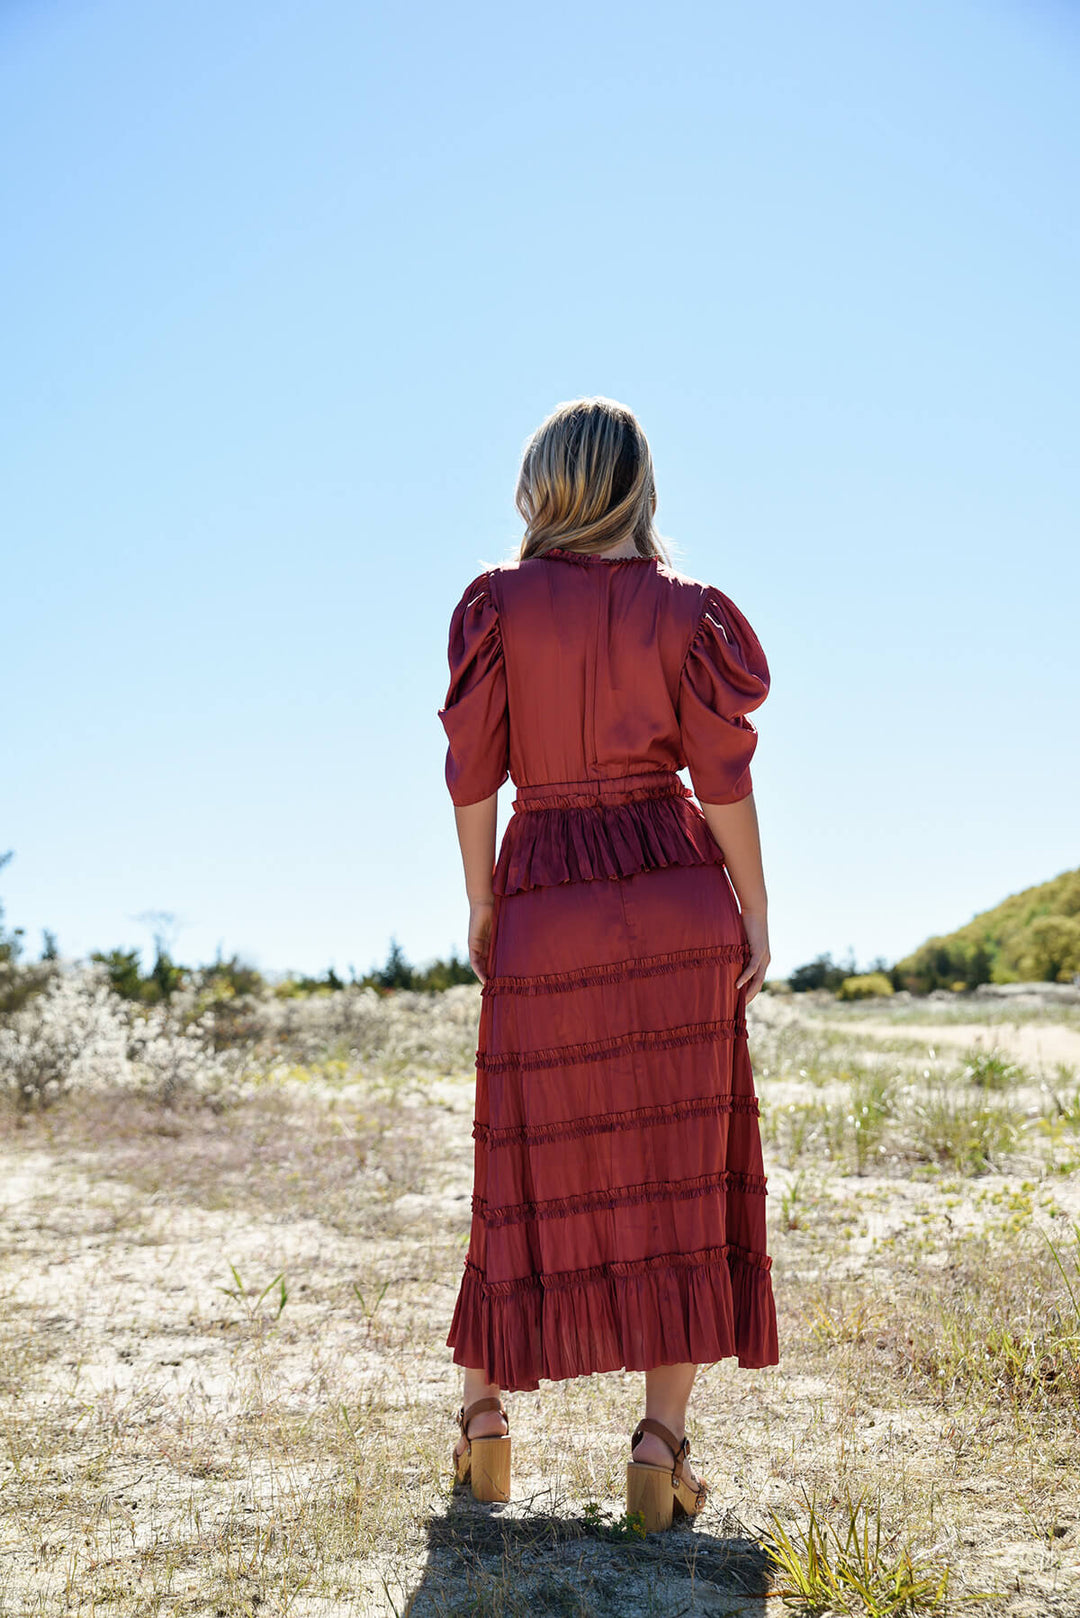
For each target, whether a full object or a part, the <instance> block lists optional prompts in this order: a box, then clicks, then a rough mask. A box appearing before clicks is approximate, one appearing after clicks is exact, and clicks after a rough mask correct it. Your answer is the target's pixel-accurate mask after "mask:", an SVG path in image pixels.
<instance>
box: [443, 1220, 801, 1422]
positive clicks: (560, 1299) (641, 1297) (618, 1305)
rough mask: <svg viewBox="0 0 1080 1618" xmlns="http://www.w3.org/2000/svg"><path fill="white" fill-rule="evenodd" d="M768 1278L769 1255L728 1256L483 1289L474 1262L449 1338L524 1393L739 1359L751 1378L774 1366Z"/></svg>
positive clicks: (696, 1256)
mask: <svg viewBox="0 0 1080 1618" xmlns="http://www.w3.org/2000/svg"><path fill="white" fill-rule="evenodd" d="M771 1267H772V1259H771V1258H770V1257H769V1255H768V1254H766V1253H757V1252H751V1251H749V1250H748V1249H745V1248H740V1247H736V1246H734V1245H732V1244H727V1245H724V1246H721V1247H715V1248H709V1249H706V1250H705V1251H703V1252H698V1253H690V1254H683V1253H668V1254H662V1255H660V1256H659V1257H655V1258H648V1259H639V1260H628V1261H625V1262H621V1263H620V1262H617V1261H616V1262H612V1263H609V1264H601V1265H597V1266H596V1267H595V1269H592V1270H575V1271H568V1272H558V1271H555V1272H550V1273H546V1274H543V1275H538V1276H527V1277H524V1278H523V1279H519V1280H512V1281H488V1280H485V1278H484V1276H483V1273H482V1272H481V1271H480V1270H479V1269H478V1268H477V1267H476V1266H475V1265H474V1264H473V1263H472V1262H471V1261H469V1260H466V1262H465V1273H464V1277H463V1279H462V1283H461V1288H460V1290H459V1293H458V1300H457V1305H456V1308H455V1310H454V1319H453V1325H452V1326H451V1330H450V1337H451V1340H453V1341H454V1342H455V1343H456V1345H457V1347H456V1352H455V1358H456V1359H457V1360H458V1361H459V1362H460V1363H463V1364H465V1365H475V1366H486V1367H487V1371H488V1375H489V1376H490V1377H491V1379H492V1381H494V1382H496V1383H498V1385H499V1386H500V1387H502V1388H513V1389H518V1390H524V1391H531V1390H535V1389H536V1388H537V1387H539V1379H540V1378H549V1379H552V1380H559V1379H562V1378H565V1377H576V1376H587V1375H589V1374H590V1373H592V1372H598V1371H617V1370H621V1369H624V1368H625V1369H626V1370H628V1371H645V1370H650V1369H652V1367H654V1366H656V1365H683V1364H696V1365H708V1364H712V1363H714V1362H715V1361H717V1360H721V1359H727V1358H728V1357H730V1356H732V1355H735V1356H737V1358H738V1363H739V1365H740V1366H742V1367H743V1368H744V1369H759V1368H761V1367H763V1366H768V1365H775V1364H776V1363H777V1361H778V1358H779V1352H778V1342H777V1329H776V1310H775V1305H774V1302H773V1296H772V1280H771V1276H770V1273H769V1272H770V1270H771Z"/></svg>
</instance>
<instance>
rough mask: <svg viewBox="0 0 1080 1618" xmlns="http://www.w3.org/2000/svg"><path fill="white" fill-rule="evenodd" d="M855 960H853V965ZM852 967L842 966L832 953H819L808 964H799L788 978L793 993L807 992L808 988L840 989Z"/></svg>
mask: <svg viewBox="0 0 1080 1618" xmlns="http://www.w3.org/2000/svg"><path fill="white" fill-rule="evenodd" d="M854 965H855V962H854V961H852V963H851V966H852V967H853V966H854ZM850 970H851V967H846V966H840V965H839V964H838V963H837V962H836V961H834V960H833V958H832V956H831V955H819V956H817V957H816V959H814V960H812V961H810V962H809V963H808V964H807V965H806V966H797V967H796V968H795V970H794V972H792V974H791V976H790V977H789V978H788V987H789V988H790V989H791V992H792V994H805V993H806V992H807V990H808V989H838V988H839V987H840V985H841V983H843V981H844V979H845V978H846V977H847V975H848V973H849V972H850Z"/></svg>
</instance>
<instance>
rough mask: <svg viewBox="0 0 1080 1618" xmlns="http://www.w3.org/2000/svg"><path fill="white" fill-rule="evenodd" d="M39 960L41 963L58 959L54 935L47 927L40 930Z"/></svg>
mask: <svg viewBox="0 0 1080 1618" xmlns="http://www.w3.org/2000/svg"><path fill="white" fill-rule="evenodd" d="M41 959H42V960H43V961H58V960H59V959H60V951H59V949H58V947H57V943H56V934H55V933H51V932H50V931H49V929H48V928H47V927H43V928H42V929H41Z"/></svg>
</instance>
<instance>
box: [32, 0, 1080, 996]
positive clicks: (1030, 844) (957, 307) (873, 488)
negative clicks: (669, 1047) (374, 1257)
mask: <svg viewBox="0 0 1080 1618" xmlns="http://www.w3.org/2000/svg"><path fill="white" fill-rule="evenodd" d="M1078 152H1080V22H1078V13H1077V11H1076V8H1075V7H1073V6H1071V5H1069V4H1066V3H1064V0H1013V3H1006V0H980V3H978V4H975V3H966V4H965V3H959V0H881V3H879V4H875V5H866V4H865V3H864V0H849V3H836V0H820V3H818V4H815V5H812V6H811V5H807V4H805V3H803V0H778V3H775V4H772V5H769V6H762V5H746V4H734V3H726V0H722V3H717V0H701V3H686V0H669V3H666V4H665V5H663V6H662V7H658V6H656V5H655V4H651V3H650V4H644V3H637V0H620V3H619V4H614V3H612V0H598V3H594V4H589V3H584V4H583V3H581V0H576V3H574V4H569V3H567V0H549V3H548V4H547V5H545V6H543V7H535V6H517V5H507V4H506V3H505V0H497V3H496V0H492V3H482V4H477V3H471V0H464V3H463V4H462V5H460V6H453V7H450V6H446V5H443V4H434V3H427V0H425V3H411V4H410V3H396V4H394V5H390V4H383V5H372V4H367V5H356V4H353V3H349V0H304V3H302V4H301V3H300V0H292V3H288V4H282V3H277V0H260V3H259V4H255V3H245V0H240V3H238V4H235V5H221V4H218V3H213V4H211V3H209V0H185V3H184V4H182V5H180V4H155V5H150V6H147V5H145V4H142V3H138V4H137V3H135V0H23V3H21V4H20V3H17V0H10V3H9V4H7V5H5V6H4V7H3V9H2V12H0V153H2V154H3V155H2V157H0V164H2V171H3V172H2V188H0V210H2V217H3V220H4V226H3V234H4V246H3V252H2V253H0V294H2V299H3V309H4V316H3V355H2V361H0V399H2V405H0V410H2V420H0V488H2V499H0V520H2V523H3V539H2V545H3V568H2V575H0V576H2V580H3V616H2V628H3V639H4V647H5V655H4V677H5V686H6V691H5V700H4V702H3V704H2V718H0V741H2V762H3V778H4V791H3V797H2V808H0V852H3V851H4V850H5V849H8V848H10V849H12V850H13V851H14V856H15V857H14V859H13V860H12V861H11V862H10V863H9V864H8V866H7V867H6V869H4V870H3V871H2V872H0V896H2V898H3V901H4V904H5V907H6V910H7V921H8V924H9V925H21V926H23V927H25V928H26V930H27V943H28V946H29V953H30V954H31V955H36V954H37V953H38V952H39V950H40V944H41V929H42V928H43V927H48V928H50V929H52V930H54V931H55V932H56V933H57V935H58V938H59V944H60V949H61V951H62V953H64V954H65V955H79V954H84V953H87V952H88V951H89V950H91V949H94V948H111V947H114V946H125V947H131V946H135V945H140V946H143V947H144V949H145V951H146V956H147V958H149V954H150V936H151V928H150V927H149V926H148V925H147V924H146V923H145V922H144V921H141V920H140V919H139V918H140V917H143V916H145V915H146V914H147V913H148V912H153V911H158V912H167V913H171V914H172V915H174V916H175V918H176V922H175V928H174V932H173V936H174V944H175V950H176V953H177V955H178V956H179V958H180V959H182V960H186V961H191V962H195V961H206V960H209V959H211V958H212V957H213V955H214V953H215V951H216V950H217V949H218V947H219V946H220V947H221V948H222V950H223V951H224V952H225V953H226V954H231V953H232V952H233V951H238V952H240V953H241V954H243V955H245V956H246V957H247V958H248V959H250V960H253V961H254V962H255V963H256V964H257V965H259V966H261V967H262V968H264V969H265V970H269V971H277V970H283V969H286V968H295V969H299V970H305V971H311V972H318V971H322V970H324V969H325V968H326V967H327V966H328V965H330V964H333V965H335V967H336V968H337V970H338V971H340V972H342V973H345V972H347V971H348V969H349V967H350V966H353V967H355V968H356V970H357V971H360V972H362V971H365V970H367V969H368V968H369V967H370V966H372V965H373V964H375V963H378V962H381V961H382V960H383V959H384V958H385V955H386V952H387V948H388V945H389V940H390V937H391V935H396V937H397V938H398V939H399V941H400V943H401V945H402V947H403V948H404V950H405V952H406V954H407V955H408V956H409V958H410V959H412V960H414V961H420V960H425V959H428V958H430V957H431V956H433V955H436V954H445V953H446V952H447V951H448V950H449V949H450V948H451V946H455V945H456V946H457V947H458V948H459V949H463V948H464V943H465V922H466V909H465V904H464V892H463V884H462V879H461V872H460V865H459V862H458V854H457V845H456V842H455V839H454V834H453V820H452V810H451V805H450V800H449V798H448V796H447V795H446V790H445V786H444V783H443V776H442V769H443V756H444V737H443V732H442V728H441V726H440V724H439V722H438V719H437V717H436V711H437V709H438V707H439V706H440V705H441V702H442V700H443V696H444V694H445V686H446V662H445V657H446V635H447V626H448V622H449V616H450V612H451V610H452V608H453V605H454V603H455V602H456V600H457V598H458V596H459V594H460V592H461V590H462V589H463V587H464V585H465V584H466V583H467V582H468V580H469V579H470V578H472V577H473V575H474V574H475V573H476V572H478V571H479V570H480V568H481V567H483V566H484V565H486V564H488V563H491V562H494V561H499V560H501V559H503V558H505V557H507V556H509V555H510V554H511V553H512V551H513V549H514V547H515V545H516V543H517V541H518V539H519V537H520V523H519V520H518V518H517V514H516V512H515V510H514V506H513V488H514V482H515V478H516V474H517V469H518V464H519V459H520V453H521V449H522V446H523V444H524V441H525V439H526V438H527V436H528V435H529V434H530V433H531V431H532V430H533V429H534V428H535V427H536V426H537V425H538V423H539V422H540V421H541V420H542V419H543V417H544V416H545V415H546V414H547V413H548V412H549V411H550V410H551V409H552V408H553V407H554V406H555V405H556V404H557V403H559V402H560V401H561V400H564V399H569V398H573V397H575V396H577V395H581V394H593V393H602V394H606V395H608V396H610V397H613V398H615V399H619V400H622V401H623V402H625V403H627V404H629V405H630V406H631V407H632V408H633V409H634V410H635V411H636V412H637V414H638V415H639V417H640V419H641V421H642V424H643V426H644V427H645V430H646V432H647V434H648V435H649V438H650V442H651V444H652V448H653V454H654V459H655V463H656V469H657V478H658V488H659V496H660V508H659V512H658V523H659V526H660V529H661V532H662V533H663V534H664V535H665V536H667V537H668V538H669V540H670V541H672V542H673V549H674V557H675V560H676V563H677V565H678V566H679V567H680V568H682V569H683V571H685V572H688V573H692V574H694V575H695V576H697V577H698V578H702V579H706V580H708V581H710V582H712V583H714V584H716V585H718V586H719V587H720V588H721V589H723V590H724V591H726V592H727V593H728V594H729V595H730V596H731V597H732V598H733V599H734V600H735V601H736V602H737V603H738V605H739V606H740V607H741V608H742V610H743V611H744V612H745V613H746V615H747V617H748V618H749V619H750V622H751V623H752V624H753V625H754V627H755V628H756V630H757V632H758V634H759V636H760V638H761V641H762V643H763V645H764V647H765V649H766V652H767V654H768V657H769V661H770V664H771V668H772V673H773V690H772V693H771V695H770V697H769V700H768V701H767V702H766V704H765V705H764V707H762V708H761V709H760V710H758V712H757V714H756V715H755V720H756V722H757V724H758V728H759V732H760V742H759V745H758V752H757V759H756V763H755V769H754V780H755V789H756V796H757V801H758V806H759V813H760V817H761V823H762V834H763V842H764V848H765V856H766V875H767V879H768V884H769V889H770V901H771V930H772V946H773V967H772V971H773V974H774V975H781V974H783V973H784V972H786V971H789V970H790V969H791V968H793V967H794V966H796V965H798V964H800V963H801V962H804V961H806V960H808V959H810V958H812V957H813V956H814V955H816V954H818V953H819V952H820V951H823V950H830V951H832V952H833V953H834V954H836V955H841V954H846V952H847V950H848V949H849V948H851V949H852V950H853V951H854V953H855V955H856V958H857V959H858V961H859V963H860V964H865V963H866V962H867V961H869V959H870V958H871V957H873V956H876V955H879V954H880V955H884V956H886V957H887V958H888V959H890V960H891V959H894V958H896V957H897V956H899V955H900V954H902V953H904V952H906V951H907V950H909V949H911V948H913V947H914V946H915V945H916V944H918V943H919V942H920V941H921V940H922V939H923V938H924V937H926V936H927V935H928V934H930V933H932V932H936V931H944V930H949V929H951V928H953V927H954V926H958V925H960V924H962V923H963V922H965V921H967V920H968V919H969V918H970V917H971V916H972V915H973V914H974V913H975V912H977V911H979V910H982V909H985V908H986V907H988V906H990V905H992V904H995V903H997V902H998V901H999V900H1000V899H1002V898H1003V897H1004V896H1005V895H1006V894H1008V893H1010V892H1014V891H1016V890H1017V889H1019V888H1022V887H1026V886H1028V885H1030V884H1032V883H1036V882H1040V881H1043V880H1045V879H1047V878H1049V877H1051V876H1054V875H1055V874H1057V873H1058V872H1059V871H1062V870H1065V869H1067V868H1069V867H1074V866H1076V865H1078V864H1080V836H1078V826H1080V815H1078V810H1077V805H1078V802H1080V758H1078V748H1077V731H1078V726H1077V692H1078V689H1080V680H1078V675H1080V669H1078V662H1080V657H1078V651H1077V617H1078V606H1077V603H1078V591H1077V586H1078V583H1080V580H1078V576H1077V575H1078V564H1077V534H1076V513H1077V509H1078V494H1080V488H1078V484H1080V471H1078V458H1077V446H1078V445H1080V404H1078V389H1077V379H1078V376H1080V352H1078V351H1080V323H1078V299H1077V288H1078V286H1080V251H1078V245H1080V212H1078V208H1077V200H1078V196H1077V189H1078V188H1077V169H1078V162H1077V158H1078ZM508 790H509V789H507V791H508ZM508 812H509V798H508V796H506V794H505V792H504V805H503V818H504V820H505V815H506V813H508Z"/></svg>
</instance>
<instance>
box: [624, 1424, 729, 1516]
mask: <svg viewBox="0 0 1080 1618" xmlns="http://www.w3.org/2000/svg"><path fill="white" fill-rule="evenodd" d="M645 1433H652V1434H653V1435H654V1437H656V1438H660V1439H663V1441H664V1443H665V1444H666V1445H667V1447H668V1449H669V1450H670V1451H671V1454H672V1465H671V1470H670V1471H669V1470H668V1468H667V1467H666V1466H647V1465H645V1464H644V1463H643V1462H642V1461H627V1463H626V1510H627V1514H628V1515H629V1513H631V1512H634V1511H640V1512H641V1515H642V1517H643V1518H644V1520H645V1532H646V1533H647V1534H658V1533H662V1532H663V1530H664V1529H665V1528H670V1527H671V1524H672V1521H673V1519H674V1517H675V1514H676V1512H677V1513H678V1515H679V1516H680V1517H696V1516H697V1514H698V1512H699V1511H702V1510H703V1509H704V1506H705V1502H706V1500H707V1499H708V1497H709V1485H708V1484H707V1483H706V1482H705V1480H704V1478H701V1479H699V1480H698V1487H697V1488H696V1489H695V1488H694V1487H693V1486H692V1485H691V1484H690V1482H689V1480H688V1479H687V1476H686V1459H685V1458H686V1457H687V1456H688V1455H689V1454H690V1440H689V1439H688V1438H685V1437H684V1438H683V1440H682V1442H681V1443H680V1442H679V1440H678V1439H677V1438H676V1437H675V1434H674V1433H673V1432H672V1431H671V1430H670V1428H668V1427H665V1426H664V1424H663V1422H661V1421H653V1420H652V1418H651V1417H650V1416H646V1417H645V1419H644V1420H643V1421H639V1422H638V1424H637V1427H636V1428H635V1429H634V1435H633V1437H632V1438H631V1440H630V1449H631V1452H632V1451H633V1450H635V1449H636V1448H637V1446H638V1443H639V1442H640V1440H641V1438H642V1436H643V1434H645Z"/></svg>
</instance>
